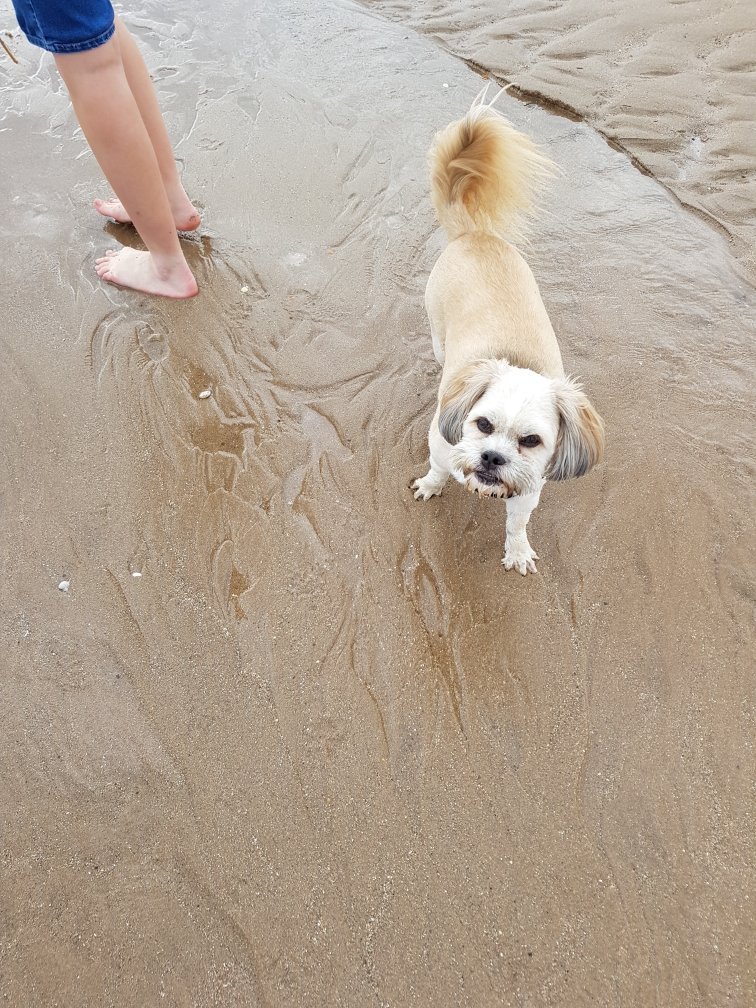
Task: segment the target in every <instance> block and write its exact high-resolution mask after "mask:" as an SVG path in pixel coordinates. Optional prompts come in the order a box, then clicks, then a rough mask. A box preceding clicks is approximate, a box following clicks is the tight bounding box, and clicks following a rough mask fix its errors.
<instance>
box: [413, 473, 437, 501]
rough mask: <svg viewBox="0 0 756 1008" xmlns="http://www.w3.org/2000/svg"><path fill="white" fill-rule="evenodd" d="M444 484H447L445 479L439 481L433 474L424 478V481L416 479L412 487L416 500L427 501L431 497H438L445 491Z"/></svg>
mask: <svg viewBox="0 0 756 1008" xmlns="http://www.w3.org/2000/svg"><path fill="white" fill-rule="evenodd" d="M444 483H446V480H445V479H444V480H441V481H439V480H438V479H436V478H435V477H434V476H433V475H432V474H431V473H428V475H427V476H423V477H422V479H416V480H415V482H414V483H413V484H412V487H411V489H412V490H414V491H415V500H424V501H426V500H430V499H431V497H437V496H438V495H439V494H440V493H441V491H442V490H443V489H444Z"/></svg>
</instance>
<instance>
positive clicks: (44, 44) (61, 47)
mask: <svg viewBox="0 0 756 1008" xmlns="http://www.w3.org/2000/svg"><path fill="white" fill-rule="evenodd" d="M24 34H26V33H24ZM114 34H115V21H113V24H112V25H111V26H110V27H109V28H108V29H106V31H104V32H100V34H99V35H95V36H94V38H91V39H86V40H85V41H84V42H50V41H48V40H47V39H41V38H36V37H35V36H33V35H26V37H27V39H28V40H29V41H30V42H31V44H32V45H35V46H38V47H39V48H40V49H46V50H47V52H51V53H56V54H58V55H62V54H66V53H69V54H70V53H78V52H86V51H87V50H88V49H96V48H97V47H98V46H101V45H105V43H106V42H108V41H109V40H110V39H111V38H112V37H113V35H114Z"/></svg>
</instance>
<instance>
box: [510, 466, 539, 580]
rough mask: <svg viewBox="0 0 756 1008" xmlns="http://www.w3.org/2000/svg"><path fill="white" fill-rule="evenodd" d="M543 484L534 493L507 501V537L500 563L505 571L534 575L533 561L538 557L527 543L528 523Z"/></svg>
mask: <svg viewBox="0 0 756 1008" xmlns="http://www.w3.org/2000/svg"><path fill="white" fill-rule="evenodd" d="M542 488H543V483H542V484H541V486H540V487H539V488H538V489H537V490H536V491H535V493H529V494H523V495H522V496H521V497H510V498H509V500H508V501H507V537H506V542H505V544H504V557H503V558H502V561H501V562H502V563H503V564H504V567H505V569H506V570H512V568H513V567H514V569H515V570H516V571H519V573H520V574H527V573H528V571H530V573H531V574H535V573H536V565H535V561H536V560H537V559H538V555H537V554H536V552H535V551H534V550H533V548H532V547H531V545H530V543H529V542H528V533H527V527H528V521H529V520H530V516H531V514H532V513H533V511H534V510H535V508H536V506H537V504H538V500H539V498H540V496H541V490H542Z"/></svg>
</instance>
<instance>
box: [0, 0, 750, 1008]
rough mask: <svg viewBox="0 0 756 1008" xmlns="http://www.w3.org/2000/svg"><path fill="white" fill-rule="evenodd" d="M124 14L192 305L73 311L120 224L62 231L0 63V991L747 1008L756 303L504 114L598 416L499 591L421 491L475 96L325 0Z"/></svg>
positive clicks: (470, 512) (29, 1007)
mask: <svg viewBox="0 0 756 1008" xmlns="http://www.w3.org/2000/svg"><path fill="white" fill-rule="evenodd" d="M10 23H11V22H10V17H9V15H6V24H10ZM129 23H130V24H131V26H132V27H133V28H134V30H135V31H136V33H137V34H138V36H139V38H140V40H141V43H142V46H143V49H144V51H145V54H146V56H147V59H148V62H149V64H150V66H151V67H152V68H153V71H154V76H155V80H156V83H157V86H158V88H159V91H160V96H161V101H162V104H163V107H164V108H165V110H166V114H167V117H168V120H169V123H170V126H171V131H172V133H173V135H174V136H175V137H177V138H181V139H180V142H179V143H178V155H179V156H180V158H181V159H182V163H185V166H186V172H185V180H186V183H187V186H188V188H189V191H190V192H191V194H192V196H193V197H194V198H195V199H197V200H198V201H199V203H200V204H201V205H202V206H203V207H205V219H204V224H203V227H202V230H201V233H200V235H199V236H197V237H196V238H195V239H194V240H193V241H190V242H188V243H187V249H188V254H189V256H190V259H191V262H192V265H193V267H194V269H195V270H196V272H197V275H198V278H199V281H200V285H201V296H200V297H199V298H197V299H195V300H194V301H193V302H191V303H183V304H176V303H167V302H161V301H158V300H151V299H149V298H145V297H141V296H139V295H136V294H132V293H128V292H123V291H118V290H115V289H113V288H108V287H105V286H102V285H101V284H100V283H99V282H97V279H96V276H95V274H94V270H93V261H94V258H95V255H96V253H97V252H98V251H99V250H100V249H102V248H103V247H105V246H106V245H109V244H112V243H113V241H114V240H116V241H133V234H132V233H130V232H129V231H128V229H126V228H121V227H115V226H112V227H108V226H103V223H102V221H101V220H100V219H98V218H97V217H96V215H95V214H94V212H93V211H90V210H89V204H90V201H91V199H92V197H93V196H94V195H97V194H101V193H102V192H103V186H102V183H101V181H100V177H99V172H98V170H97V167H96V165H95V164H94V162H93V160H92V158H91V156H90V155H89V154H88V153H87V150H86V145H85V143H84V140H83V138H82V137H81V135H80V133H79V132H78V131H77V130H76V128H75V123H74V121H73V119H72V115H71V112H70V108H69V105H68V101H67V99H66V96H65V94H64V92H63V91H62V88H61V85H60V83H59V81H58V79H57V77H56V76H55V73H54V70H53V69H52V66H51V63H50V61H49V59H48V58H47V57H43V56H42V55H41V54H39V53H38V52H36V51H34V50H32V49H31V48H30V47H28V46H26V45H25V44H21V43H20V42H18V40H14V42H13V46H14V49H15V50H16V52H17V53H18V57H19V59H20V61H21V62H20V66H18V67H15V66H13V65H12V64H11V63H10V61H9V60H7V59H0V94H1V95H2V107H3V109H4V112H3V118H2V123H1V127H0V128H1V129H2V132H1V133H0V177H2V178H3V187H4V201H3V214H2V217H0V234H1V235H2V251H0V261H1V264H2V276H3V284H4V291H5V293H6V305H5V309H4V323H3V327H2V338H1V340H0V355H1V356H0V368H1V373H2V397H1V398H0V425H1V427H2V442H1V446H0V450H1V455H0V487H2V512H1V514H0V530H1V533H2V537H3V542H4V544H5V546H6V549H5V551H4V554H5V555H4V565H3V570H2V580H0V605H1V607H2V613H3V617H2V625H0V647H1V649H2V656H3V658H2V661H3V665H2V667H3V674H2V678H1V679H0V689H1V690H2V693H1V695H0V706H1V707H2V710H3V722H4V727H3V732H2V737H1V738H0V820H1V821H2V869H1V870H2V878H1V889H0V928H2V935H1V940H0V1001H2V1003H3V1004H8V1005H10V1006H14V1008H37V1006H45V1008H47V1006H61V1008H90V1006H91V1008H95V1006H96V1008H102V1006H106V1005H108V1006H110V1005H112V1006H117V1008H137V1006H139V1008H141V1006H151V1005H156V1006H157V1005H170V1006H198V1008H206V1006H212V1005H220V1006H224V1008H225V1006H268V1008H305V1006H307V1008H310V1006H312V1008H321V1006H323V1008H326V1006H327V1008H337V1006H344V1008H365V1006H368V1005H375V1006H376V1008H377V1006H380V1005H384V1006H388V1005H390V1006H394V1008H414V1006H417V1008H431V1006H432V1008H482V1006H483V1008H487V1006H500V1005H501V1006H508V1005H511V1006H518V1008H525V1006H528V1008H531V1006H532V1008H551V1006H554V1008H557V1006H558V1008H577V1006H582V1005H600V1006H606V1008H620V1006H622V1008H625V1006H628V1005H632V1006H638V1008H641V1006H643V1008H647V1006H653V1008H703V1006H706V1008H715V1006H716V1008H721V1006H723V1005H731V1006H738V1008H746V1006H747V1005H749V1004H752V1003H753V991H754V972H753V960H752V956H751V953H752V951H753V925H752V921H753V912H752V903H753V898H752V894H753V878H754V874H753V835H754V832H753V827H754V822H753V802H752V782H753V773H754V760H753V751H752V745H753V723H752V713H753V705H752V700H753V686H752V678H751V676H752V650H751V649H752V643H753V640H752V636H751V633H750V626H751V624H750V615H751V605H752V601H753V596H754V591H753V579H752V572H753V563H754V537H753V534H752V533H753V526H752V522H751V514H752V508H753V492H752V485H753V484H752V472H751V460H752V454H751V453H752V444H751V440H750V438H751V435H752V432H753V423H754V400H753V356H752V353H753V343H752V340H753V335H754V329H755V328H756V310H755V309H754V304H753V291H752V289H751V288H750V287H748V286H747V285H746V284H745V283H744V281H743V280H742V279H741V278H740V277H739V275H738V273H737V272H736V270H735V269H734V264H733V260H732V258H731V253H730V250H729V248H728V246H727V243H726V241H725V240H724V238H722V237H721V236H720V235H719V233H718V232H717V231H716V230H715V229H713V228H712V227H710V226H709V225H707V224H706V223H705V222H704V221H702V220H701V219H699V218H698V217H696V216H694V215H692V214H690V213H689V212H686V211H685V210H683V209H682V208H681V207H680V206H679V204H678V203H677V202H676V201H675V200H673V199H672V198H671V197H670V196H669V195H668V193H667V192H666V191H665V190H664V189H663V188H662V187H661V186H659V185H658V184H657V183H656V182H655V181H653V180H652V179H650V178H648V177H645V176H644V175H642V174H641V173H639V172H638V171H637V170H636V169H635V168H634V167H633V166H632V165H631V164H630V162H629V161H628V159H627V158H626V157H625V156H624V155H622V154H621V153H618V152H616V151H614V150H611V149H610V148H609V147H608V146H607V145H606V143H605V142H604V140H603V139H602V138H601V137H600V136H598V135H597V134H596V133H595V132H594V131H593V130H591V129H590V128H589V127H588V126H587V125H585V124H583V123H580V122H572V121H569V120H567V119H564V118H559V117H556V116H553V115H550V114H548V113H547V112H546V111H544V110H542V109H539V108H533V107H527V106H525V105H523V104H521V103H519V102H517V101H516V100H514V99H505V100H504V101H503V108H504V110H505V112H506V113H507V114H508V115H510V116H511V118H512V119H513V121H514V122H515V123H516V124H517V125H518V126H520V127H522V128H524V129H526V130H528V131H529V132H531V133H532V134H533V135H534V136H535V137H536V138H537V139H538V140H539V141H540V142H541V143H542V144H543V145H544V147H545V148H546V149H547V150H548V152H549V153H550V154H551V155H552V156H553V157H554V158H555V160H557V161H558V162H559V164H560V165H561V166H562V168H563V170H564V174H563V176H562V177H561V178H560V179H559V180H557V182H556V183H555V185H554V186H553V188H552V191H551V197H550V202H549V206H548V212H547V214H546V215H545V216H544V218H543V220H542V221H541V222H540V224H539V226H538V229H537V230H536V233H535V234H534V237H533V242H532V246H531V248H530V249H529V251H528V256H529V258H530V261H531V263H532V265H533V268H534V270H535V273H536V275H537V277H538V279H539V282H540V284H541V287H542V291H543V295H544V298H545V300H546V303H547V305H548V307H549V310H550V312H551V315H552V318H553V321H554V324H555V328H556V330H557V332H558V333H559V335H560V338H561V342H562V349H563V354H564V357H565V361H566V364H567V366H568V368H569V370H570V371H572V372H573V373H576V374H579V375H580V376H581V377H582V378H583V380H584V382H585V384H586V387H587V388H588V390H589V392H590V394H591V396H592V398H593V400H594V402H595V404H596V405H597V407H598V408H599V409H600V411H601V412H602V413H603V415H604V417H605V419H606V422H607V428H608V451H607V459H606V462H605V463H604V464H603V465H602V466H601V467H600V468H599V469H598V470H596V471H595V472H594V473H592V474H591V475H590V476H588V477H586V478H585V479H583V480H580V481H575V482H573V483H568V484H563V485H558V486H553V487H551V488H549V489H548V491H547V492H546V493H545V494H544V500H543V503H542V505H541V507H540V508H539V510H538V511H537V513H536V515H535V516H534V519H533V522H532V535H531V539H532V542H533V544H534V546H535V548H536V549H537V551H538V552H539V554H540V556H541V558H542V559H541V562H540V564H539V574H538V575H537V576H530V577H528V578H524V579H523V578H520V577H519V576H517V575H515V574H505V573H504V571H503V570H502V568H501V566H500V564H499V557H500V555H501V547H502V526H503V513H502V509H501V506H497V505H496V504H494V503H491V504H486V503H485V502H481V501H479V500H476V499H471V498H470V497H469V496H468V495H466V494H464V493H463V492H462V491H461V489H460V488H454V487H451V488H450V489H449V490H448V491H447V492H446V493H445V495H444V498H443V499H441V500H439V501H433V502H431V503H429V504H426V505H422V504H419V503H417V502H415V501H414V500H413V499H412V496H411V493H410V492H409V491H408V489H407V484H408V483H409V482H410V480H411V479H412V478H413V477H415V476H417V475H418V474H421V473H422V472H423V467H424V464H425V460H426V448H425V438H426V432H427V425H428V421H429V419H430V416H431V414H432V410H433V402H434V397H435V389H436V382H437V379H438V369H437V366H436V363H435V361H434V360H433V357H432V352H431V346H430V338H429V334H428V331H427V323H426V320H425V317H424V314H423V308H422V293H423V287H424V283H425V279H426V277H427V274H428V271H429V269H430V267H431V266H432V264H433V262H434V259H435V257H436V255H437V254H438V251H439V250H440V248H441V247H442V245H443V238H442V236H441V235H440V234H439V232H438V230H437V228H436V226H435V223H434V221H433V218H432V214H431V208H430V202H429V199H428V192H427V183H426V177H425V158H426V150H427V147H428V144H429V142H430V139H431V137H432V135H433V133H434V131H435V130H436V129H437V128H439V127H440V126H442V125H445V124H446V123H447V122H448V121H450V120H451V119H452V118H455V117H456V116H458V115H459V114H460V112H461V111H462V110H464V109H465V108H466V106H467V105H468V103H469V101H470V100H471V99H472V97H473V95H474V94H475V93H476V92H477V90H478V87H479V84H480V81H479V78H478V77H477V76H476V75H475V74H473V73H472V72H471V71H470V70H469V69H468V68H467V67H466V66H465V65H464V64H463V63H461V62H460V61H459V60H456V59H454V58H453V57H451V56H450V55H448V54H446V53H444V52H443V51H442V50H440V49H439V48H438V46H437V45H435V44H434V42H433V41H432V40H429V39H425V38H422V37H420V36H418V35H416V34H414V33H411V32H409V31H408V30H406V29H405V28H403V27H400V26H396V25H392V24H390V23H387V22H385V21H383V20H381V19H380V18H378V17H376V16H371V14H370V13H369V12H366V11H365V10H364V9H361V8H358V7H356V6H354V5H351V4H349V3H344V2H339V0H323V2H318V3H313V4H310V5H306V6H305V7H304V8H303V5H301V4H295V3H293V2H291V0H276V2H275V3H273V2H271V3H266V4H265V6H264V7H261V8H258V7H252V8H250V6H249V5H248V4H242V3H241V2H240V0H232V2H230V3H227V4H225V5H224V6H223V8H222V11H219V13H218V14H217V16H214V17H208V15H207V13H206V12H197V11H196V10H195V8H194V6H193V5H188V4H183V5H182V6H181V8H180V13H178V14H177V13H176V10H175V9H173V8H172V11H171V14H170V18H168V15H167V14H166V12H165V7H164V5H162V4H158V3H156V2H152V0H149V2H146V0H140V4H139V7H138V8H137V11H136V13H132V14H130V16H129ZM434 31H436V29H435V28H434ZM735 77H736V75H735ZM735 77H734V78H733V79H735ZM610 83H612V82H611V81H607V86H609V84H610ZM445 85H448V87H446V86H445ZM205 388H211V389H212V392H213V394H212V396H211V397H210V398H208V399H204V400H200V399H199V398H198V395H199V392H200V391H201V390H203V389H205ZM138 575H141V576H138ZM63 578H68V579H70V589H69V591H68V592H67V593H64V592H61V591H60V590H59V589H58V584H59V582H60V581H61V580H62V579H63ZM749 897H750V898H749Z"/></svg>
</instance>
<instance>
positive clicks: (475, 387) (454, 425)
mask: <svg viewBox="0 0 756 1008" xmlns="http://www.w3.org/2000/svg"><path fill="white" fill-rule="evenodd" d="M493 376H494V375H493V372H492V368H491V364H490V362H489V361H475V362H474V363H473V364H468V365H467V367H463V368H462V369H461V370H460V371H458V372H457V373H456V374H455V375H454V377H453V378H452V380H451V381H450V382H449V384H448V385H447V387H446V389H445V391H444V394H443V397H442V399H441V410H440V412H439V416H438V429H439V431H440V432H441V437H442V438H443V439H444V440H445V441H448V442H449V444H452V445H455V444H457V443H458V442H459V441H461V440H462V427H463V426H464V423H465V420H466V419H467V416H468V414H469V412H470V410H471V409H472V408H473V406H474V405H475V403H476V402H477V401H478V399H480V398H481V396H482V395H483V394H484V393H485V391H486V389H487V388H488V384H489V382H490V381H491V379H492V378H493Z"/></svg>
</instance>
